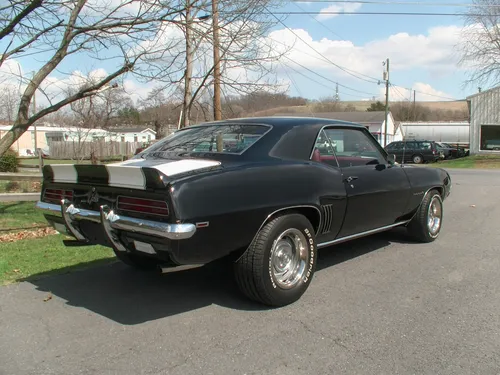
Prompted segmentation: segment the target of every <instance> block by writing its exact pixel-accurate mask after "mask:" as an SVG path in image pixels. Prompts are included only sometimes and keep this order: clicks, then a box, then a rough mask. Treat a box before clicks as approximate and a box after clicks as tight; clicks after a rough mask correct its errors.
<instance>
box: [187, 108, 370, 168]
mask: <svg viewBox="0 0 500 375" xmlns="http://www.w3.org/2000/svg"><path fill="white" fill-rule="evenodd" d="M235 124H248V125H263V126H270V129H269V131H267V132H266V133H265V134H264V135H263V136H262V137H261V138H260V139H259V140H257V141H256V142H255V143H253V144H252V145H251V146H250V147H249V148H248V149H247V150H245V151H244V152H243V153H241V154H238V155H231V154H224V153H220V154H219V153H203V157H208V156H209V157H210V158H213V159H215V160H226V161H235V160H238V161H245V160H264V159H267V160H272V159H275V158H278V159H295V160H308V159H309V156H310V154H311V152H312V149H313V146H314V142H315V140H316V138H317V136H318V133H319V131H320V130H321V129H322V128H323V127H324V126H328V125H331V126H341V127H348V128H355V129H362V130H364V131H366V132H368V130H367V129H366V127H365V126H363V125H360V124H356V123H352V122H348V121H341V120H334V119H325V118H319V117H294V116H266V117H246V118H235V119H226V120H221V121H209V122H204V123H201V124H196V125H190V126H187V127H185V128H182V129H180V130H178V131H180V132H182V131H184V130H187V129H193V128H201V127H207V126H214V125H215V126H216V125H235ZM190 156H194V153H193V154H191V155H190Z"/></svg>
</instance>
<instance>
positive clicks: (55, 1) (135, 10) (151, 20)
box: [0, 0, 182, 155]
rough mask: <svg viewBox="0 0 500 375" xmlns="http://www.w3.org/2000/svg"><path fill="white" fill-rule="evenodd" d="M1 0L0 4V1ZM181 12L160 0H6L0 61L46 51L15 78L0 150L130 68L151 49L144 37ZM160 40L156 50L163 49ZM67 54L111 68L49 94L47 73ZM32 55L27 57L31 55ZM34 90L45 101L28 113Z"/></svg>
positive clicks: (0, 19)
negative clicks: (17, 94) (18, 85)
mask: <svg viewBox="0 0 500 375" xmlns="http://www.w3.org/2000/svg"><path fill="white" fill-rule="evenodd" d="M4 4H5V3H4ZM181 11H182V6H179V2H178V1H174V0H172V1H165V0H124V1H120V2H116V1H110V0H106V1H101V0H32V1H25V0H9V2H8V4H6V5H0V42H1V43H2V50H3V54H2V55H1V57H0V66H1V65H3V64H5V63H6V62H7V61H8V60H9V59H14V58H15V59H22V58H25V57H26V56H30V57H32V56H33V55H36V54H42V53H43V54H44V58H45V57H46V55H47V54H48V55H49V58H48V59H46V60H45V61H43V62H42V63H41V64H40V67H39V69H37V70H36V71H35V72H34V74H33V75H32V76H30V77H26V76H25V75H22V74H21V75H20V76H18V77H16V78H17V79H18V80H21V82H22V84H23V86H24V87H23V93H22V95H21V99H20V102H19V105H18V108H17V110H16V115H15V119H14V126H13V127H12V129H11V130H10V131H9V132H8V133H7V134H6V135H5V136H4V137H3V138H2V139H1V140H0V155H2V154H3V153H4V152H5V151H7V150H8V149H9V147H10V146H11V145H12V144H13V143H14V142H15V141H16V140H17V139H18V138H19V137H20V136H21V135H22V134H23V133H24V132H25V131H26V130H27V129H28V128H29V127H30V125H32V124H33V123H34V122H35V121H37V120H38V119H41V118H42V117H44V116H46V115H47V114H50V113H52V112H55V111H57V110H59V109H60V108H63V107H64V106H66V105H68V104H70V103H72V102H74V101H76V100H79V99H83V98H87V97H90V96H93V95H95V94H96V92H97V91H98V90H99V89H101V88H102V87H104V86H106V85H108V84H110V83H111V82H113V81H114V80H116V79H117V78H118V77H120V76H122V75H123V74H125V73H127V72H130V71H132V69H134V68H135V67H136V65H137V64H138V63H139V62H140V61H142V60H143V59H144V58H145V57H146V56H147V55H148V54H150V53H157V52H158V50H154V49H153V48H151V45H149V44H148V42H149V41H150V40H152V39H154V38H155V37H156V36H157V35H158V34H159V33H160V31H161V30H162V29H163V28H164V27H165V25H166V24H168V23H175V22H177V21H176V20H175V18H176V16H177V15H178V14H179V12H181ZM169 47H170V46H169V45H163V46H162V49H163V50H164V49H168V48H169ZM68 56H73V57H74V56H81V57H84V56H85V57H86V58H90V59H93V60H94V61H96V62H100V61H103V60H108V61H109V62H110V64H109V65H112V64H113V65H114V68H113V70H112V71H111V72H105V74H102V75H97V76H94V77H93V79H91V80H90V81H89V84H87V85H85V86H81V88H80V89H79V90H77V91H75V92H74V93H72V94H71V95H68V96H64V95H61V92H58V93H57V94H58V95H51V94H50V91H49V90H48V89H47V84H48V82H49V78H50V77H49V75H50V74H51V73H53V72H54V71H55V70H56V69H60V66H61V63H62V62H63V61H65V59H66V58H67V57H68ZM32 60H33V59H32ZM37 90H39V91H41V92H42V94H43V95H44V96H45V99H46V100H47V101H48V102H49V105H48V106H46V107H45V108H43V109H41V110H38V109H36V110H35V111H34V113H33V114H30V113H29V108H30V104H31V101H32V99H33V96H34V94H35V92H36V91H37Z"/></svg>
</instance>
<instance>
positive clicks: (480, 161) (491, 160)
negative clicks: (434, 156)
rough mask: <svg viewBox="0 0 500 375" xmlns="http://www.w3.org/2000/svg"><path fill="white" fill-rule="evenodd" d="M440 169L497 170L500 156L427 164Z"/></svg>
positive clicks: (474, 156)
mask: <svg viewBox="0 0 500 375" xmlns="http://www.w3.org/2000/svg"><path fill="white" fill-rule="evenodd" d="M426 165H427V166H431V167H439V168H478V169H483V168H484V169H496V168H500V155H499V156H497V155H491V156H490V155H473V156H467V157H464V158H459V159H452V160H443V161H440V162H437V163H429V164H426Z"/></svg>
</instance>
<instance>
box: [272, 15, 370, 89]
mask: <svg viewBox="0 0 500 375" xmlns="http://www.w3.org/2000/svg"><path fill="white" fill-rule="evenodd" d="M264 9H266V10H267V8H266V7H265V6H264ZM268 13H269V14H270V15H272V16H273V17H274V18H275V19H276V20H277V21H278V22H279V23H281V24H282V25H283V26H284V27H285V28H286V29H287V30H288V31H290V32H291V33H292V34H293V35H295V37H297V38H298V39H299V40H301V41H302V43H304V44H305V45H306V46H308V47H309V48H311V49H312V50H313V51H314V52H316V53H317V54H318V55H320V56H321V57H322V58H323V59H325V61H328V62H329V63H330V64H332V65H334V66H336V67H337V68H339V69H340V70H342V71H344V72H345V73H347V74H350V75H351V76H353V77H355V78H357V79H360V80H362V81H366V82H369V83H377V84H378V82H379V80H377V79H375V78H372V79H373V81H368V80H367V79H365V78H362V77H359V76H357V75H355V74H353V73H351V72H350V71H349V69H346V68H344V67H343V66H340V65H338V64H335V63H334V62H333V61H331V60H330V59H328V58H327V57H326V56H325V55H323V54H322V53H321V52H319V51H317V50H316V49H315V48H314V47H313V46H311V45H310V44H309V43H307V42H306V41H305V40H304V39H302V38H301V37H300V36H299V35H298V34H297V33H296V32H295V31H293V30H292V29H291V28H290V27H288V26H287V25H286V24H285V23H284V22H283V21H281V20H280V19H279V18H278V17H276V15H275V14H276V13H272V12H270V11H269V10H268Z"/></svg>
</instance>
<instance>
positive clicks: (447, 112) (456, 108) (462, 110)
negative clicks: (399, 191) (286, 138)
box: [247, 100, 468, 121]
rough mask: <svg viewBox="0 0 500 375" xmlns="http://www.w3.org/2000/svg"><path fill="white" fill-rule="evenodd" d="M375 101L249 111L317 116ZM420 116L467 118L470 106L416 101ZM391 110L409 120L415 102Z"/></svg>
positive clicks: (395, 105) (352, 109)
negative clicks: (317, 114) (316, 114)
mask: <svg viewBox="0 0 500 375" xmlns="http://www.w3.org/2000/svg"><path fill="white" fill-rule="evenodd" d="M373 103H375V102H374V101H340V102H323V103H308V104H306V105H299V106H279V107H275V108H270V109H266V110H261V111H256V112H253V113H248V114H247V115H248V116H250V117H258V116H273V115H275V114H277V113H280V114H290V115H291V116H293V114H294V113H300V114H305V113H309V114H311V116H315V113H320V112H342V111H344V112H358V111H361V112H364V111H366V110H367V109H368V108H369V107H370V106H371V105H372V104H373ZM415 104H416V108H417V111H418V114H419V115H418V118H416V119H415V120H420V121H426V120H431V121H434V120H445V121H446V120H467V117H468V107H467V102H466V101H465V100H460V101H436V102H416V103H415ZM389 106H390V107H391V109H392V110H391V112H392V114H393V116H394V118H395V119H396V121H405V120H408V119H409V117H407V116H410V115H411V112H412V110H413V109H412V108H413V103H411V104H410V103H408V102H390V105H389Z"/></svg>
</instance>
